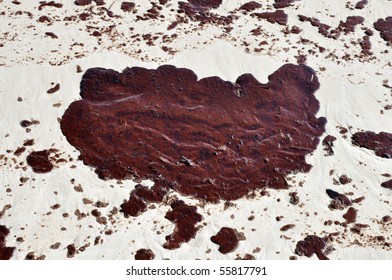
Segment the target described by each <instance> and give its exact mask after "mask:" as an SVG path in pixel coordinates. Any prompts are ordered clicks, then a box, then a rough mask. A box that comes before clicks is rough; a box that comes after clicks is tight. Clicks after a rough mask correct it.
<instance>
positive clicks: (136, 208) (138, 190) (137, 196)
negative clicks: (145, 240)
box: [120, 182, 168, 217]
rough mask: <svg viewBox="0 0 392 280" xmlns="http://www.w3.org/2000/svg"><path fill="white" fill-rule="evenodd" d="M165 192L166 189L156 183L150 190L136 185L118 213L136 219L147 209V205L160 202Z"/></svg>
mask: <svg viewBox="0 0 392 280" xmlns="http://www.w3.org/2000/svg"><path fill="white" fill-rule="evenodd" d="M167 191H168V188H166V187H165V186H164V185H163V184H161V183H160V182H156V183H155V185H154V186H153V187H152V188H151V189H150V188H148V187H146V186H142V185H140V184H138V185H136V186H135V189H134V190H133V191H132V192H131V195H130V197H129V200H128V201H127V202H125V203H123V204H121V206H120V207H121V210H120V211H121V212H122V213H124V215H125V217H128V216H133V217H136V216H138V215H139V214H140V213H142V212H144V211H145V210H146V209H147V204H148V203H151V202H155V203H157V202H161V201H162V199H163V197H164V196H165V194H166V192H167Z"/></svg>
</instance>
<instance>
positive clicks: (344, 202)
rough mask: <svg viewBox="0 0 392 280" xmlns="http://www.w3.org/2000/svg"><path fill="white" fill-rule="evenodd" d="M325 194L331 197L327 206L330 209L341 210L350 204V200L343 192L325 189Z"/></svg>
mask: <svg viewBox="0 0 392 280" xmlns="http://www.w3.org/2000/svg"><path fill="white" fill-rule="evenodd" d="M326 192H327V195H328V196H329V197H330V198H331V199H332V201H331V203H330V205H329V208H330V209H332V210H342V209H344V208H346V207H348V206H351V205H352V202H351V200H350V199H349V198H348V197H347V196H346V195H344V194H341V193H338V192H335V191H333V190H330V189H327V190H326Z"/></svg>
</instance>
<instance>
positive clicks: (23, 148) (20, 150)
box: [14, 147, 26, 157]
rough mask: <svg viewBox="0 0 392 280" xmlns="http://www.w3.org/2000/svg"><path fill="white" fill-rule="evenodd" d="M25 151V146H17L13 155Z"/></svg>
mask: <svg viewBox="0 0 392 280" xmlns="http://www.w3.org/2000/svg"><path fill="white" fill-rule="evenodd" d="M25 151H26V147H18V148H17V149H16V150H15V152H14V155H15V156H17V157H18V156H20V155H21V154H23V153H24V152H25Z"/></svg>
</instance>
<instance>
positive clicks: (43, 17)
mask: <svg viewBox="0 0 392 280" xmlns="http://www.w3.org/2000/svg"><path fill="white" fill-rule="evenodd" d="M38 21H39V22H50V18H49V17H47V16H40V17H39V19H38Z"/></svg>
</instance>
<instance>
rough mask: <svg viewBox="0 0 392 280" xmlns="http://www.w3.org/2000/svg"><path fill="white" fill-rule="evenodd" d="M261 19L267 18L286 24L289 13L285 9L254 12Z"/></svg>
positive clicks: (271, 21)
mask: <svg viewBox="0 0 392 280" xmlns="http://www.w3.org/2000/svg"><path fill="white" fill-rule="evenodd" d="M252 16H255V17H257V18H259V19H266V20H267V21H268V22H270V23H278V24H280V25H286V24H287V20H288V15H287V14H286V13H285V12H284V11H283V10H277V11H275V12H264V13H253V14H252Z"/></svg>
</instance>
